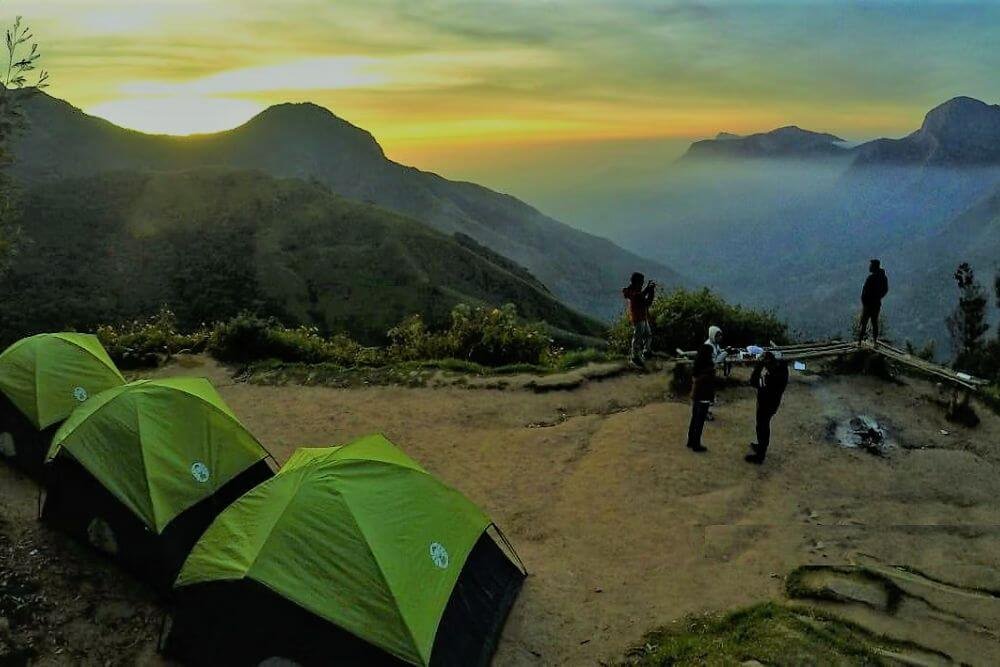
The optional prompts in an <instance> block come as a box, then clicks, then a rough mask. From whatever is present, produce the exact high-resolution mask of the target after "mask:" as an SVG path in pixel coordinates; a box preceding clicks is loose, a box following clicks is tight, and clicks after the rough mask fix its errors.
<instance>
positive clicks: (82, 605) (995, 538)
mask: <svg viewBox="0 0 1000 667" xmlns="http://www.w3.org/2000/svg"><path fill="white" fill-rule="evenodd" d="M159 373H160V374H193V375H206V376H208V377H210V378H211V379H212V380H213V381H214V382H216V384H217V385H218V386H219V389H220V392H221V393H222V395H223V396H224V397H225V399H226V400H227V401H228V402H229V404H230V405H231V406H232V407H233V408H234V410H235V411H236V413H237V414H238V415H240V417H241V419H242V420H243V422H244V423H245V424H246V425H247V426H248V427H249V428H250V430H251V431H253V432H254V433H255V434H256V435H257V436H258V437H259V438H260V439H261V441H262V442H264V443H265V445H266V446H267V447H268V448H269V449H270V450H271V451H272V453H273V454H274V455H275V457H276V458H277V459H278V460H284V459H285V458H287V457H288V456H289V455H290V454H291V453H292V451H294V449H295V448H296V447H298V446H303V445H311V446H317V445H328V444H337V443H342V442H345V441H348V440H351V439H353V438H356V437H359V436H361V435H365V434H368V433H372V432H381V433H384V434H385V435H386V436H387V437H389V438H390V439H391V440H392V441H394V442H395V443H396V444H398V445H399V446H401V447H402V448H403V449H405V450H406V451H407V452H408V453H409V454H410V455H411V456H413V457H414V458H415V459H417V460H418V461H420V462H421V463H422V464H423V465H424V466H425V467H426V468H427V469H428V470H430V471H431V472H433V473H435V474H437V475H439V476H440V477H441V478H442V479H443V480H445V481H446V482H447V483H449V484H451V485H453V486H455V487H457V488H458V489H460V490H462V491H463V492H464V493H465V494H466V495H468V496H469V497H470V498H471V499H472V500H473V501H475V502H477V503H478V504H479V505H481V506H482V507H483V508H484V509H485V510H486V511H487V513H489V514H490V515H491V516H492V517H493V518H494V520H495V521H496V522H497V523H498V524H499V525H500V526H501V527H502V528H503V530H504V531H505V533H506V534H507V536H508V537H509V538H510V540H511V541H512V543H513V544H514V545H515V547H516V548H517V550H518V552H519V554H520V556H521V558H522V559H523V561H524V562H525V564H526V565H527V567H528V569H529V571H530V576H529V578H528V580H527V582H526V584H525V587H524V590H523V592H522V594H521V596H520V597H519V599H518V601H517V603H516V605H515V607H514V610H513V612H512V614H511V617H510V619H509V621H508V623H507V626H506V628H505V630H504V634H503V639H502V643H501V646H500V649H499V652H498V655H497V658H496V661H495V664H496V665H587V664H598V663H599V662H601V661H603V660H609V659H614V658H620V657H621V656H622V654H623V652H624V651H625V649H626V648H627V647H628V646H629V645H631V644H634V643H636V642H638V641H639V640H640V638H641V637H642V635H643V634H644V633H645V632H646V631H647V630H650V629H652V628H653V627H655V626H658V625H663V624H667V623H670V622H671V621H672V620H674V619H678V618H680V617H682V616H684V615H686V614H690V613H696V612H704V611H719V610H726V609H731V608H734V607H739V606H743V605H748V604H751V603H754V602H759V601H762V600H767V599H782V597H783V588H784V577H785V576H786V575H787V574H788V573H789V572H791V571H792V570H794V569H795V568H796V567H798V566H801V565H804V564H814V565H820V566H836V565H863V566H865V567H867V568H869V569H870V570H872V571H878V572H882V573H884V574H885V575H886V576H888V577H890V578H892V580H893V581H894V582H895V583H896V584H898V586H899V587H900V589H901V590H902V591H903V594H904V597H903V601H902V603H901V604H900V605H899V606H898V609H894V610H891V611H886V610H884V609H880V608H878V607H877V606H876V605H871V604H864V603H863V598H864V594H863V592H862V593H861V594H858V595H855V596H854V597H855V598H858V599H859V600H861V601H860V602H857V603H853V602H840V603H837V602H815V603H814V604H816V605H817V606H821V607H823V608H825V609H827V610H830V611H834V612H835V613H837V614H840V615H842V616H845V617H847V618H849V619H851V620H854V621H856V622H859V623H862V624H863V625H865V626H866V627H868V628H870V629H872V630H874V631H876V632H880V633H886V634H888V635H891V636H892V637H895V638H898V639H903V640H909V641H912V642H914V643H915V644H919V645H921V646H924V647H927V648H929V649H933V650H934V651H938V652H941V653H943V654H946V655H947V656H950V658H952V659H954V660H955V661H959V662H966V663H970V664H982V665H986V664H1000V594H997V593H996V591H1000V475H998V473H1000V450H998V447H1000V419H998V418H997V417H996V416H995V415H992V414H990V413H988V411H987V410H986V409H984V408H980V409H979V414H980V416H981V417H982V418H983V423H982V424H980V425H979V426H978V427H977V428H974V429H966V428H963V427H960V426H956V425H953V424H950V423H948V422H947V421H945V419H944V411H943V409H942V408H941V406H940V405H939V404H938V400H939V399H940V397H939V395H938V389H937V388H936V387H935V386H934V385H933V384H930V383H926V382H923V381H918V380H911V379H906V380H905V381H904V382H905V385H903V386H897V385H893V384H890V383H888V382H885V381H882V380H878V379H874V378H865V377H844V376H833V377H821V376H817V375H804V374H799V373H793V377H792V381H791V383H790V385H789V388H788V391H787V393H786V396H785V402H784V404H783V406H782V408H781V410H780V412H779V413H778V415H777V417H776V418H775V420H774V424H773V441H772V449H771V452H770V454H769V456H768V460H767V462H766V463H765V465H763V466H761V467H755V466H751V465H749V464H747V463H745V462H744V461H743V455H744V454H745V453H746V452H747V443H748V442H749V441H750V440H751V439H753V430H752V429H753V412H754V398H753V393H752V391H751V390H750V389H749V388H730V389H727V390H726V391H725V392H723V394H722V395H721V397H720V401H719V403H718V405H717V406H716V407H715V414H716V419H715V420H714V421H713V422H710V423H709V424H708V425H707V427H706V432H705V440H704V441H705V444H706V445H707V446H708V448H709V451H708V453H706V454H700V455H699V454H695V453H692V452H690V451H689V450H687V449H686V448H685V447H684V442H685V438H686V429H687V423H688V418H689V413H690V408H689V405H688V403H686V402H684V401H676V400H671V399H669V398H668V397H667V396H666V385H667V378H666V376H665V374H664V373H662V372H661V373H650V374H645V375H636V374H626V375H621V376H618V377H611V378H608V379H604V380H600V381H589V382H584V383H583V384H582V385H580V386H579V387H578V388H576V389H573V390H561V391H559V390H557V391H550V392H546V393H537V392H536V391H533V390H531V389H507V390H500V389H483V388H479V389H470V388H467V387H458V386H455V387H444V388H403V387H368V388H360V389H330V388H323V387H303V386H283V387H272V386H260V385H249V384H243V383H236V382H233V381H232V380H231V379H230V377H229V374H228V372H226V371H225V369H221V368H219V367H217V366H215V365H214V364H213V363H212V362H210V361H207V360H203V359H197V360H195V361H194V363H188V364H185V365H184V367H180V366H173V367H170V368H168V369H165V370H161V371H159ZM741 373H745V372H744V371H739V370H738V371H737V376H738V377H744V376H743V375H740V374H741ZM860 414H865V415H869V416H872V417H874V418H875V419H877V420H878V422H879V423H880V424H882V425H884V426H885V427H886V428H887V429H888V431H889V435H890V438H891V440H892V441H893V443H894V446H893V447H892V448H890V449H889V450H888V451H887V453H886V454H885V456H882V457H879V456H875V455H873V454H872V453H869V452H866V451H863V450H860V449H845V448H842V447H839V446H837V445H836V444H835V443H834V442H833V441H832V438H831V433H833V431H834V427H835V425H836V424H837V423H839V422H842V421H844V420H849V419H850V418H851V417H853V416H856V415H860ZM35 500H36V498H35V490H34V487H33V485H32V484H31V483H30V482H28V481H27V480H24V479H21V478H19V477H18V476H17V475H16V473H13V472H11V471H10V470H9V469H7V468H3V467H0V566H3V567H5V568H11V571H9V572H7V573H4V572H3V570H0V594H3V592H4V590H5V589H4V588H3V587H4V586H5V585H6V586H7V587H8V589H10V588H11V587H12V586H13V584H11V583H10V580H15V583H16V582H17V581H20V580H22V579H30V581H31V582H33V583H32V586H34V588H35V592H34V593H31V594H26V595H41V596H43V597H46V598H47V599H48V600H49V602H48V603H40V604H42V606H43V607H44V605H45V604H49V606H50V607H54V608H53V609H52V610H48V611H44V612H42V614H40V615H39V616H38V617H37V618H35V620H34V622H36V623H45V624H47V625H48V626H50V627H53V628H55V633H54V634H57V635H58V638H56V639H51V637H50V638H49V639H46V638H45V637H36V638H35V639H33V640H32V641H33V642H34V645H35V649H34V652H35V654H36V658H35V659H34V662H37V663H38V664H76V663H79V662H88V663H92V664H119V663H128V664H155V663H157V662H158V660H157V658H156V657H155V651H154V650H153V643H154V641H155V637H156V631H157V628H158V625H157V624H158V622H159V616H158V614H159V607H158V606H157V605H156V604H155V602H154V601H153V600H152V598H151V596H150V595H149V594H148V593H146V592H145V591H144V590H143V589H142V588H141V587H139V586H137V585H135V584H133V583H131V582H130V581H129V580H128V578H127V577H125V576H124V575H117V574H115V573H114V571H113V570H112V569H110V566H108V565H107V564H105V563H103V562H101V561H99V560H95V559H94V558H93V557H91V556H90V555H89V554H88V553H86V552H84V551H83V550H81V549H79V548H77V547H75V546H74V545H70V544H68V543H66V542H65V541H64V540H62V539H61V538H59V537H58V536H54V535H51V534H48V533H47V532H46V531H45V530H44V529H42V528H40V527H39V526H37V524H36V523H35V522H34V516H35V512H36V508H35ZM32 549H36V550H37V551H38V553H36V554H35V555H34V556H31V555H29V554H30V552H31V550H32ZM32 558H38V559H40V560H39V562H40V563H41V565H40V566H39V567H37V568H36V569H35V570H31V569H30V568H27V569H25V568H26V566H25V565H24V562H25V561H28V562H29V563H30V562H31V559H32ZM2 559H6V560H2ZM899 566H903V568H905V569H902V568H901V567H899ZM14 568H20V569H16V570H14ZM53 568H55V569H56V570H57V571H55V572H53V571H51V570H52V569H53ZM92 578H96V579H95V580H92ZM5 581H6V582H8V583H6V584H5V583H4V582H5ZM95 581H96V583H95ZM88 585H89V588H86V587H87V586H88ZM836 585H841V584H836ZM846 585H847V586H849V585H850V584H849V582H848V584H846ZM850 593H851V592H850V591H847V597H851V595H850ZM8 597H9V596H8ZM22 597H24V596H22ZM0 599H2V598H0ZM5 613H7V614H10V613H11V612H9V611H5V610H4V608H3V607H0V616H3V615H4V614H5ZM53 614H54V615H55V616H54V618H49V616H51V615H53ZM11 624H12V622H11V621H8V627H7V629H6V630H5V628H4V622H3V620H2V619H0V655H2V647H3V641H4V636H3V635H4V632H7V633H8V635H10V634H11V633H12V630H11V627H10V626H11ZM13 625H14V626H17V625H18V624H17V623H13ZM21 627H22V630H21V631H20V634H17V633H14V639H17V640H18V641H20V642H21V644H22V646H23V644H24V641H25V632H26V631H25V630H24V629H23V627H24V624H23V623H22V624H21ZM50 634H52V633H50ZM57 651H59V652H58V653H57ZM928 655H930V654H928ZM928 660H930V659H929V658H928ZM2 662H3V659H2V658H0V663H2Z"/></svg>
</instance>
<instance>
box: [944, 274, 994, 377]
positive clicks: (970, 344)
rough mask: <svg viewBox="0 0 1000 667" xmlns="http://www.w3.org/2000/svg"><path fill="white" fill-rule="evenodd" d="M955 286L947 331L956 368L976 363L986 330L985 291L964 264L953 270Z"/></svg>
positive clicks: (987, 327) (987, 329)
mask: <svg viewBox="0 0 1000 667" xmlns="http://www.w3.org/2000/svg"><path fill="white" fill-rule="evenodd" d="M955 283H956V284H957V285H958V306H957V307H956V308H955V311H954V312H953V313H952V314H951V315H949V316H948V320H947V324H948V332H949V333H950V334H951V339H952V344H953V345H954V346H955V352H956V359H955V363H956V365H960V366H972V365H975V364H976V362H977V361H978V357H979V356H980V353H981V352H982V349H983V336H984V335H985V334H986V332H987V331H989V325H988V324H987V323H986V305H987V299H986V292H985V291H984V290H983V287H982V285H980V284H979V282H978V281H977V280H976V276H975V274H974V273H973V271H972V267H971V266H969V264H968V263H967V262H963V263H962V264H961V265H959V267H958V270H957V271H955Z"/></svg>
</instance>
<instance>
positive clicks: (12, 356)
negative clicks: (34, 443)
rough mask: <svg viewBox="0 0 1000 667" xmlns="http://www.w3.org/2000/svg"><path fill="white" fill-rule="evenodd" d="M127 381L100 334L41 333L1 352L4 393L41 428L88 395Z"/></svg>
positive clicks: (66, 414) (1, 388) (0, 379)
mask: <svg viewBox="0 0 1000 667" xmlns="http://www.w3.org/2000/svg"><path fill="white" fill-rule="evenodd" d="M123 384H125V378H123V377H122V374H121V373H119V372H118V369H117V368H115V365H114V363H113V362H112V361H111V358H110V357H108V353H107V352H106V351H105V350H104V348H103V347H102V346H101V343H100V341H98V340H97V337H96V336H91V335H88V334H78V333H54V334H39V335H37V336H31V337H30V338H24V339H22V340H19V341H18V342H16V343H14V344H13V345H11V346H10V347H9V348H7V349H6V350H5V351H4V352H3V354H0V392H3V394H4V395H5V396H6V397H7V398H8V399H9V400H10V402H11V403H13V404H14V406H16V407H17V409H18V410H19V411H20V412H21V413H22V414H23V415H24V416H25V417H27V418H28V420H30V421H31V423H32V425H34V427H35V428H36V429H37V430H39V431H41V430H44V429H46V428H48V427H49V426H52V425H53V424H57V423H58V422H61V421H63V420H64V419H66V418H67V417H69V414H70V413H71V412H72V411H73V410H74V409H75V408H76V407H77V406H78V405H80V404H81V403H82V402H83V401H86V400H87V398H89V397H90V396H93V395H94V394H98V393H100V392H102V391H104V390H105V389H110V388H112V387H117V386H120V385H123Z"/></svg>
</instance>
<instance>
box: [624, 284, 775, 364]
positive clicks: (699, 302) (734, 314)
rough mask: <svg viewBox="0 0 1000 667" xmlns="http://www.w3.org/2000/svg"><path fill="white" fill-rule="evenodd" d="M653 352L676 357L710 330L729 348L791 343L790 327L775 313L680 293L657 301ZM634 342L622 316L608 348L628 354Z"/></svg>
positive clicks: (701, 293) (705, 294) (710, 295)
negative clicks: (720, 334) (714, 329)
mask: <svg viewBox="0 0 1000 667" xmlns="http://www.w3.org/2000/svg"><path fill="white" fill-rule="evenodd" d="M650 324H651V326H652V329H653V349H654V350H656V351H659V352H664V353H666V354H673V353H674V351H675V350H676V349H677V348H681V349H684V350H692V349H694V348H695V347H696V346H697V345H699V344H701V343H702V342H704V341H705V339H707V338H708V328H709V327H710V326H712V325H715V326H717V327H719V328H721V329H722V332H723V336H724V342H725V344H726V345H735V346H741V347H742V346H746V345H767V344H768V343H769V342H770V341H772V340H773V341H774V342H776V343H778V344H782V343H787V342H788V325H787V324H785V323H784V322H782V321H780V320H779V319H778V318H777V317H776V316H775V315H774V314H773V313H771V312H768V311H758V310H752V309H749V308H744V307H743V306H738V305H732V304H729V303H726V302H725V301H724V300H723V299H722V298H721V297H720V296H718V295H717V294H715V293H714V292H712V291H711V290H709V289H707V288H705V289H702V290H696V291H690V290H685V289H678V290H675V291H673V292H670V293H668V294H662V295H660V296H658V297H657V298H656V300H655V301H654V302H653V305H652V307H651V308H650ZM631 342H632V325H631V324H630V323H629V321H628V318H627V317H626V316H624V315H623V316H622V317H621V318H620V319H619V320H618V321H617V322H616V323H615V324H614V325H613V326H612V328H611V331H610V333H609V335H608V347H609V348H610V349H611V350H612V351H613V352H616V353H618V354H627V353H628V351H629V347H630V345H631Z"/></svg>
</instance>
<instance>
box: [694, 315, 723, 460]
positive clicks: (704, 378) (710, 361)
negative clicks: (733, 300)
mask: <svg viewBox="0 0 1000 667" xmlns="http://www.w3.org/2000/svg"><path fill="white" fill-rule="evenodd" d="M721 343H722V329H720V328H719V327H716V326H712V327H709V328H708V340H706V341H705V342H704V343H702V345H701V347H699V348H698V353H697V354H696V355H695V358H694V365H693V368H692V369H691V375H692V382H691V424H690V425H689V426H688V441H687V447H688V449H690V450H691V451H694V452H707V451H708V448H706V447H705V446H704V445H702V444H701V434H702V431H704V430H705V420H707V419H708V410H709V408H710V407H711V406H712V403H713V402H714V401H715V364H717V363H720V362H721V361H724V360H725V358H726V351H725V350H723V349H722V346H721Z"/></svg>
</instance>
